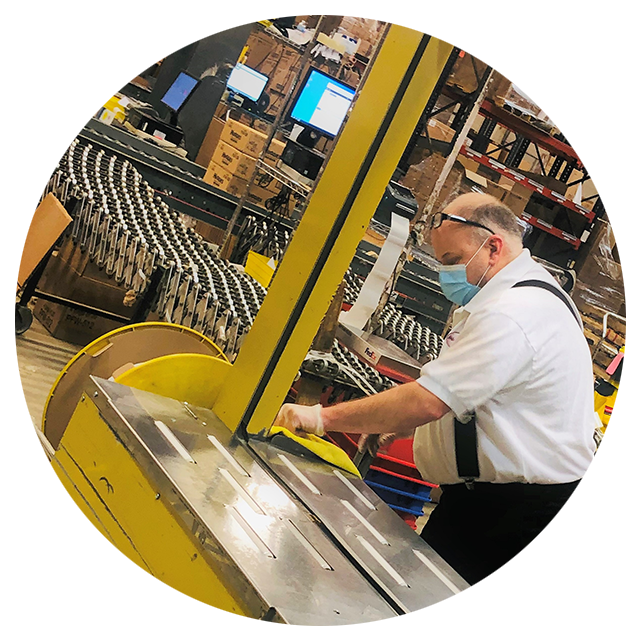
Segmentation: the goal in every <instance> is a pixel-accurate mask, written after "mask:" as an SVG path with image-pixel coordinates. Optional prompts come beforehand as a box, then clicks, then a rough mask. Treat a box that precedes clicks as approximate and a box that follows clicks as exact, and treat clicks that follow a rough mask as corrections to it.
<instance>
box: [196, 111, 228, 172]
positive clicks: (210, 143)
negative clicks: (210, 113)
mask: <svg viewBox="0 0 640 640" xmlns="http://www.w3.org/2000/svg"><path fill="white" fill-rule="evenodd" d="M224 125H225V122H224V120H221V119H220V118H215V117H214V118H212V119H211V122H210V123H209V128H208V129H207V133H206V134H205V136H204V140H203V141H202V144H201V145H200V150H199V151H198V155H197V156H196V164H199V165H200V166H201V167H208V166H209V163H210V162H211V158H213V154H214V153H215V151H216V147H217V146H218V142H220V136H221V135H222V130H223V129H224Z"/></svg>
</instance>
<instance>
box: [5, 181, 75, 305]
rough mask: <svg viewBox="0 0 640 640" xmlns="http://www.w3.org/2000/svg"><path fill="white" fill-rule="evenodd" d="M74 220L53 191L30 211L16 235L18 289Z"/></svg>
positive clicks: (16, 279)
mask: <svg viewBox="0 0 640 640" xmlns="http://www.w3.org/2000/svg"><path fill="white" fill-rule="evenodd" d="M71 221H72V218H71V216H70V215H69V214H68V213H67V211H66V209H65V208H64V207H63V206H62V204H61V203H60V201H59V200H58V199H57V198H56V197H55V196H54V195H53V194H52V193H50V194H48V195H47V196H46V197H45V199H44V200H43V201H42V202H41V203H40V204H39V205H38V207H37V209H36V210H35V211H34V212H33V213H32V214H31V216H30V217H29V219H28V220H27V222H26V223H25V224H24V226H23V227H22V229H20V231H19V232H18V234H17V235H16V237H15V253H16V266H15V291H16V293H17V292H18V290H19V289H20V288H21V287H22V286H23V285H24V283H25V282H26V280H27V278H28V277H29V276H30V275H31V274H32V273H33V270H34V269H35V268H36V267H37V266H38V264H39V263H40V261H41V260H42V259H43V258H44V257H45V255H47V252H48V251H49V249H51V247H52V246H53V245H54V244H55V242H56V241H57V239H58V238H59V237H60V234H61V233H62V232H63V231H64V230H65V229H66V228H67V226H68V225H69V223H70V222H71Z"/></svg>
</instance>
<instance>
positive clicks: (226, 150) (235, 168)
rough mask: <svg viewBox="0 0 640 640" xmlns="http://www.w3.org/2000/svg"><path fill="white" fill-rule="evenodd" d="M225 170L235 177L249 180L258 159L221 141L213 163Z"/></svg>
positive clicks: (212, 160)
mask: <svg viewBox="0 0 640 640" xmlns="http://www.w3.org/2000/svg"><path fill="white" fill-rule="evenodd" d="M210 164H215V165H218V166H219V167H223V168H225V169H226V170H227V171H229V172H231V173H232V174H233V175H234V176H238V177H240V178H244V179H245V180H249V179H250V178H251V176H252V174H253V170H254V169H255V166H256V159H255V158H253V157H252V156H249V155H247V154H246V153H243V152H242V151H240V150H239V149H236V148H235V147H232V146H231V145H230V144H227V143H226V142H224V141H223V140H220V142H219V143H218V146H217V147H216V151H215V153H214V154H213V158H211V163H210Z"/></svg>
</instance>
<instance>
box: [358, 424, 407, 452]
mask: <svg viewBox="0 0 640 640" xmlns="http://www.w3.org/2000/svg"><path fill="white" fill-rule="evenodd" d="M411 436H413V430H412V431H403V432H401V433H380V434H377V433H369V434H365V433H363V434H362V435H361V436H360V439H359V440H358V451H367V452H368V453H369V454H370V455H371V457H372V458H375V457H376V455H378V451H379V450H380V449H383V448H384V447H386V446H387V445H390V444H391V443H392V442H393V441H394V440H403V439H404V438H411Z"/></svg>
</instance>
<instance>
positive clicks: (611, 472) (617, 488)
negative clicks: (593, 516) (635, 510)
mask: <svg viewBox="0 0 640 640" xmlns="http://www.w3.org/2000/svg"><path fill="white" fill-rule="evenodd" d="M626 508H627V468H626V467H625V466H624V465H622V464H619V463H618V462H615V461H613V462H612V463H611V466H610V467H609V468H608V469H607V473H605V474H604V478H603V479H602V484H601V485H600V490H599V491H598V511H599V512H600V513H602V514H604V515H605V516H609V517H610V518H613V519H614V520H620V518H622V516H623V514H624V512H625V511H626Z"/></svg>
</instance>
